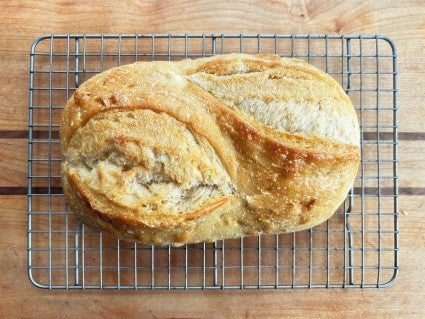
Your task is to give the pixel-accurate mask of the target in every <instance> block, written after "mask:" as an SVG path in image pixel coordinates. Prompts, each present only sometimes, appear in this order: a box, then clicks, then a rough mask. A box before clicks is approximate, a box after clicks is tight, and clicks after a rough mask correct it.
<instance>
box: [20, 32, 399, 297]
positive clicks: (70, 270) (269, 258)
mask: <svg viewBox="0 0 425 319" xmlns="http://www.w3.org/2000/svg"><path fill="white" fill-rule="evenodd" d="M231 52H244V53H275V54H279V55H280V56H286V57H297V58H300V59H304V60H306V61H308V62H310V63H312V64H313V65H315V66H317V67H318V68H321V69H322V70H324V71H325V72H327V73H329V74H330V75H331V76H333V77H334V78H335V79H336V80H337V81H338V82H339V83H340V84H341V85H342V87H343V88H344V89H345V91H346V92H347V94H348V95H349V96H350V98H351V100H352V102H353V104H354V105H355V108H356V111H357V114H358V117H359V121H360V127H361V154H362V161H361V166H360V169H359V173H358V176H357V177H356V180H355V183H354V186H353V188H352V190H351V192H350V194H349V195H348V196H347V199H346V201H345V202H344V204H343V205H342V206H341V207H340V208H339V209H338V211H337V212H336V213H335V215H334V216H333V217H332V218H331V219H330V220H328V221H327V222H325V223H323V224H322V225H319V226H317V227H314V228H313V229H310V230H307V231H302V232H297V233H293V234H282V235H272V236H270V235H269V236H261V237H249V238H244V239H237V240H236V239H234V240H224V241H217V242H215V243H201V244H195V245H186V246H183V247H178V248H173V247H156V246H147V245H140V244H136V243H128V242H123V241H119V240H114V239H112V238H110V237H109V236H107V235H105V234H102V233H100V232H97V231H94V230H91V229H89V228H88V227H86V226H85V225H84V224H82V223H81V222H80V221H79V220H78V218H77V217H76V215H75V214H74V213H73V212H71V211H69V210H68V208H67V206H66V203H65V200H64V196H63V193H62V188H61V183H60V161H61V157H60V150H59V146H60V145H59V133H58V131H59V125H60V116H61V112H62V108H63V105H64V104H65V102H66V101H67V100H68V98H69V97H70V96H71V95H72V93H73V92H74V90H75V89H76V88H77V87H78V86H79V85H80V84H81V83H82V82H83V81H85V80H87V79H89V78H90V77H91V76H93V75H94V74H97V73H99V72H102V71H103V70H106V69H108V68H111V67H114V66H118V65H122V64H127V63H132V62H135V61H153V60H179V59H183V58H198V57H205V56H211V55H215V54H224V53H231ZM396 60H397V54H396V49H395V46H394V44H393V43H392V41H391V40H390V39H388V38H387V37H384V36H377V35H370V36H369V35H368V36H366V35H243V34H237V35H230V34H199V35H191V34H174V35H168V34H161V35H154V34H139V35H46V36H42V37H40V38H37V39H36V40H35V41H34V43H33V45H32V47H31V52H30V83H29V84H30V85H29V138H28V212H27V214H28V274H29V278H30V281H31V282H32V283H33V284H34V285H36V286H37V287H42V288H50V289H52V288H66V289H73V288H77V289H80V288H95V289H228V288H233V289H247V288H253V289H262V288H273V289H279V288H325V287H326V288H331V287H340V288H371V287H375V288H376V287H378V288H379V287H387V286H388V285H390V284H392V283H393V282H394V281H395V279H396V277H397V274H398V250H399V243H398V234H399V228H398V218H397V217H398V182H397V180H398V173H397V162H398V154H397V144H398V139H397V64H396Z"/></svg>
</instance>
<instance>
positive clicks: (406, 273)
mask: <svg viewBox="0 0 425 319" xmlns="http://www.w3.org/2000/svg"><path fill="white" fill-rule="evenodd" d="M423 204H424V198H423V196H421V197H402V198H401V201H400V208H401V215H400V228H401V229H406V227H409V230H410V231H409V232H403V233H402V234H403V245H402V247H403V248H402V250H401V251H400V267H401V269H402V271H401V273H400V277H399V278H398V280H397V282H396V283H395V284H394V285H393V286H392V287H390V288H387V289H384V290H374V289H364V290H362V289H353V290H340V289H329V290H322V289H319V290H305V289H301V290H289V291H288V290H285V291H269V290H264V291H261V293H259V292H258V291H180V292H179V291H174V292H164V291H137V292H136V291H121V292H119V293H118V292H116V291H78V292H69V291H63V290H62V291H61V290H59V291H58V290H56V291H51V292H49V291H43V290H40V289H38V288H35V287H33V286H31V284H30V283H29V280H28V278H27V276H26V241H25V238H26V216H25V214H22V211H25V207H26V198H25V197H24V196H2V197H1V201H0V209H1V211H2V214H1V215H0V225H2V226H1V229H2V231H1V232H0V258H1V260H2V263H1V264H0V283H1V287H2V288H1V289H2V294H3V298H2V301H1V302H0V311H1V312H2V314H4V315H7V316H8V317H26V316H29V315H32V316H34V315H37V314H41V313H43V315H44V316H46V317H51V316H54V315H55V314H56V313H57V312H59V311H60V312H63V310H64V309H67V311H68V313H74V314H75V313H77V312H79V311H80V312H81V311H82V309H84V311H83V312H84V313H85V314H91V315H93V316H94V317H99V316H101V315H102V314H108V317H110V318H118V317H129V316H134V314H138V315H139V316H157V317H169V316H173V317H186V318H187V317H192V318H194V317H200V316H204V315H205V314H206V313H209V314H211V316H212V317H217V318H222V317H229V316H230V317H239V316H242V315H248V317H264V316H267V317H276V318H277V317H281V315H282V313H285V314H287V315H289V316H292V317H300V316H303V315H305V313H306V311H308V313H309V315H310V316H314V317H316V316H319V317H320V316H322V317H323V316H324V317H339V318H340V317H344V318H345V317H347V318H348V317H355V316H358V315H361V317H362V318H372V317H373V318H376V317H377V316H378V317H380V316H386V315H387V314H391V315H392V316H398V315H399V316H403V315H405V314H406V309H409V317H413V318H414V317H420V316H421V315H422V314H423V312H422V309H421V307H417V306H416V305H419V304H420V303H421V301H422V299H423V294H422V292H423V286H424V285H425V282H424V278H423V276H422V275H421V274H422V269H423V267H425V261H424V259H423V258H421V256H422V254H421V252H422V250H423V247H422V242H423V240H424V239H425V238H424V234H425V225H424V224H423V223H422V222H421V220H422V211H423ZM418 234H421V235H419V237H418ZM10 269H14V270H13V273H14V276H13V277H11V276H10ZM412 278H414V280H412ZM41 296H43V298H42V302H36V300H38V299H39V298H41ZM282 298H284V299H285V302H284V303H282V302H281V301H282ZM165 299H167V307H164V302H163V300H165ZM217 299H220V302H217V301H216V300H217ZM29 300H33V302H28V301H29ZM300 300H303V302H302V303H300V302H299V301H300ZM189 301H190V302H191V303H193V304H195V303H196V305H197V307H193V308H191V309H188V308H187V306H186V305H187V302H189ZM20 302H22V303H25V305H26V306H25V307H11V306H9V305H16V304H19V303H20ZM211 303H213V305H212V304H211ZM71 304H72V305H71ZM118 304H119V305H120V306H119V307H118V306H117V305H118ZM248 304H249V305H250V306H247V305H248ZM359 304H361V305H362V307H361V308H359V307H358V305H359ZM212 309H214V312H211V311H212ZM209 317H210V316H209Z"/></svg>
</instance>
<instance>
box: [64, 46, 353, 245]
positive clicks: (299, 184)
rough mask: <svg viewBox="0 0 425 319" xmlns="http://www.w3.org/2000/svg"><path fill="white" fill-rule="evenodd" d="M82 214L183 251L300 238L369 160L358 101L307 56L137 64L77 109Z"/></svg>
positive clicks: (71, 151) (93, 82)
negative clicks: (228, 241)
mask: <svg viewBox="0 0 425 319" xmlns="http://www.w3.org/2000/svg"><path fill="white" fill-rule="evenodd" d="M61 150H62V156H63V160H62V181H63V187H64V194H65V196H66V199H67V202H68V203H69V206H70V208H71V210H72V211H74V212H75V213H77V214H78V215H79V216H80V217H81V219H82V220H83V221H84V222H86V223H87V224H88V225H90V226H92V227H95V228H99V229H101V230H104V231H106V232H109V233H111V234H112V235H114V236H115V237H116V238H120V239H124V240H129V241H137V242H141V243H146V244H161V245H166V244H172V245H182V244H186V243H195V242H202V241H206V242H211V241H215V240H219V239H225V238H238V237H244V236H250V235H260V234H273V233H282V232H294V231H299V230H302V229H307V228H310V227H313V226H315V225H318V224H320V223H322V222H324V221H325V220H327V219H328V218H330V217H331V216H332V214H333V213H334V212H335V211H336V209H337V208H338V207H339V206H340V205H341V203H342V202H343V201H344V199H345V198H346V195H347V193H348V191H349V189H350V187H351V186H352V184H353V180H354V178H355V176H356V173H357V169H358V165H359V162H360V150H359V127H358V122H357V116H356V113H355V111H354V108H353V106H352V104H351V102H350V100H349V98H348V97H347V96H346V94H345V93H344V92H343V90H342V89H341V87H340V86H339V84H338V83H337V82H336V81H335V80H333V79H332V77H330V76H329V75H327V74H326V73H324V72H322V71H320V70H318V69H317V68H315V67H313V66H312V65H310V64H307V63H305V62H303V61H301V60H297V59H289V58H281V57H279V56H276V55H264V54H260V55H247V54H228V55H221V56H214V57H208V58H201V59H195V60H189V59H186V60H182V61H178V62H137V63H133V64H130V65H124V66H120V67H117V68H113V69H110V70H108V71H105V72H103V73H101V74H98V75H95V76H94V77H92V78H91V79H89V80H88V81H86V82H85V83H83V84H82V85H81V86H80V87H79V88H78V89H77V90H76V92H75V93H74V94H73V96H72V97H71V98H70V99H69V101H68V103H67V104H66V105H65V108H64V111H63V115H62V125H61Z"/></svg>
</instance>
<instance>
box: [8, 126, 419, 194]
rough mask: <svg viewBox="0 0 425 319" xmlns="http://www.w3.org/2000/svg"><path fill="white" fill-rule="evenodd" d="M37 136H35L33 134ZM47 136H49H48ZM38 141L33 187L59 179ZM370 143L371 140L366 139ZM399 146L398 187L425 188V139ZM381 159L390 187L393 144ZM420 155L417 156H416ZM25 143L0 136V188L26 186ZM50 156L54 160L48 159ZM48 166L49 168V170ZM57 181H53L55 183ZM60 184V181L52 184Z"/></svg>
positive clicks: (56, 163)
mask: <svg viewBox="0 0 425 319" xmlns="http://www.w3.org/2000/svg"><path fill="white" fill-rule="evenodd" d="M35 135H36V137H37V136H38V135H37V134H35ZM47 137H48V136H47ZM34 141H38V142H39V143H34V144H33V156H32V158H33V159H34V160H33V161H32V174H33V176H34V179H33V183H34V184H33V186H34V187H36V186H46V185H47V179H46V178H45V177H47V176H49V174H50V176H52V177H53V178H54V179H58V178H59V176H60V153H59V144H58V143H57V140H55V143H53V144H51V146H50V148H49V144H48V140H47V139H46V136H44V135H40V138H34ZM366 142H367V143H370V142H371V140H368V141H366ZM377 147H378V146H377V144H367V145H365V147H364V149H363V151H364V152H365V155H364V157H365V160H368V161H371V162H368V163H365V164H364V175H365V176H368V178H367V179H365V180H364V184H363V186H364V187H377V186H378V185H377V183H376V179H373V178H369V177H373V176H375V177H376V176H377V175H378V165H377V162H376V160H377V153H376V152H377V150H378V148H377ZM398 148H399V186H400V187H401V188H423V187H425V184H424V181H425V175H424V174H425V173H424V172H425V166H424V165H425V164H424V162H423V161H418V160H417V159H418V156H421V155H422V154H425V141H415V140H412V141H411V140H407V141H402V142H400V145H399V146H398ZM379 153H380V160H381V161H387V162H385V163H381V164H380V166H379V169H380V175H381V176H382V177H383V183H382V184H381V186H382V187H392V183H393V181H392V179H391V178H389V177H391V176H393V174H394V173H393V167H392V166H393V164H392V162H391V160H392V159H393V155H394V154H393V147H392V145H391V144H385V141H383V142H381V144H380V145H379ZM418 154H419V155H418ZM27 157H28V142H27V140H25V139H20V138H17V139H1V138H0V158H3V159H4V161H2V162H0V187H12V186H15V187H26V186H27V176H28V175H27V162H26V159H27ZM49 158H51V159H53V161H50V162H49ZM49 169H50V170H49ZM55 183H56V182H55ZM52 186H60V183H59V181H58V183H56V184H54V185H52ZM361 186H362V185H361V181H360V180H359V181H358V182H357V183H356V187H361Z"/></svg>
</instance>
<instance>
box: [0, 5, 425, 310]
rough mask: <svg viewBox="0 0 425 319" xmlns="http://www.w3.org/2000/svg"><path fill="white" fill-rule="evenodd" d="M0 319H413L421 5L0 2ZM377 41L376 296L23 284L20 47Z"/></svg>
mask: <svg viewBox="0 0 425 319" xmlns="http://www.w3.org/2000/svg"><path fill="white" fill-rule="evenodd" d="M0 24H1V28H0V71H1V74H2V77H0V114H1V116H0V132H1V135H0V159H1V161H0V191H1V195H0V292H1V298H0V317H2V318H55V317H61V318H71V317H72V318H78V317H79V318H86V317H92V318H133V317H137V318H171V317H173V318H224V317H228V318H238V317H245V318H268V317H275V318H282V317H291V318H298V317H300V318H306V317H319V318H334V317H335V318H354V317H356V318H372V317H373V318H393V317H400V318H424V317H425V309H424V307H423V305H424V304H425V289H424V285H425V279H424V278H425V277H424V271H423V269H425V259H424V255H425V248H424V242H425V223H424V222H423V213H424V210H425V204H424V201H425V167H424V164H423V162H424V160H425V141H424V138H425V121H424V116H425V110H424V107H423V100H424V93H423V87H425V77H424V76H423V74H424V72H425V66H424V64H423V54H424V52H425V2H423V1H420V0H418V1H390V0H386V1H361V0H359V1H331V0H328V1H325V0H321V1H130V0H125V1H2V2H1V3H0ZM50 33H54V34H65V33H78V34H91V33H130V34H131V33H254V34H257V33H283V34H288V33H289V34H291V33H293V34H309V33H315V34H334V33H338V34H382V35H387V36H389V37H390V38H391V39H392V40H393V41H394V42H395V44H396V46H397V52H398V57H399V58H398V62H399V64H398V71H399V74H398V85H399V108H400V110H399V131H400V147H399V158H400V163H399V178H400V179H399V184H400V201H399V210H400V218H399V220H400V229H401V233H400V263H399V265H400V275H399V278H398V279H397V281H396V283H395V284H394V285H392V286H391V287H389V288H385V289H316V290H308V289H299V290H278V291H275V290H262V291H258V290H255V291H241V290H232V291H99V290H93V291H81V290H78V291H67V290H43V289H39V288H36V287H34V286H33V285H32V284H31V283H30V281H29V280H28V276H27V256H26V249H27V233H26V227H27V215H26V211H27V199H26V196H25V194H26V187H27V140H26V131H27V128H28V79H29V50H30V46H31V43H32V42H33V40H34V39H35V38H36V37H37V36H40V35H43V34H50Z"/></svg>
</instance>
